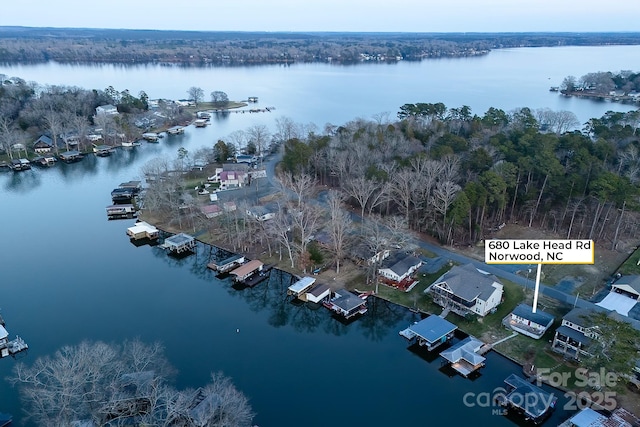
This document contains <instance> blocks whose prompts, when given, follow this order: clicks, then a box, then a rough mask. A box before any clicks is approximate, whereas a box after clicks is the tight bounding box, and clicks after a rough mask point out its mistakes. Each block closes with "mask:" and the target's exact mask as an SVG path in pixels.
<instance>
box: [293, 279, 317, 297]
mask: <svg viewBox="0 0 640 427" xmlns="http://www.w3.org/2000/svg"><path fill="white" fill-rule="evenodd" d="M315 282H316V279H314V278H313V277H303V278H301V279H300V280H298V281H297V282H295V283H294V284H293V285H291V286H289V287H288V288H287V295H293V296H294V297H296V298H298V299H300V300H302V301H306V300H307V298H306V295H307V291H308V290H309V289H311V287H312V286H313V284H314V283H315Z"/></svg>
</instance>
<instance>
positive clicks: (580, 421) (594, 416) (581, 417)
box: [569, 408, 607, 427]
mask: <svg viewBox="0 0 640 427" xmlns="http://www.w3.org/2000/svg"><path fill="white" fill-rule="evenodd" d="M606 420H607V417H605V416H604V415H602V414H600V413H598V412H596V411H594V410H593V409H591V408H584V409H583V410H581V411H580V412H578V413H577V414H575V415H574V416H573V417H571V419H570V420H569V421H571V425H574V426H576V427H598V426H604V425H605V424H604V422H605V421H606Z"/></svg>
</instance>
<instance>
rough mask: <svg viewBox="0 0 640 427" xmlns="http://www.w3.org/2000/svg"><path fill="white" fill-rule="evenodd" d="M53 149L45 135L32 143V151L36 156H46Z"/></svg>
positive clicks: (51, 143) (51, 142)
mask: <svg viewBox="0 0 640 427" xmlns="http://www.w3.org/2000/svg"><path fill="white" fill-rule="evenodd" d="M52 149H53V141H52V140H51V138H49V137H48V136H47V135H40V138H38V139H37V140H36V142H34V143H33V151H35V152H36V153H37V154H47V153H50V152H51V150H52Z"/></svg>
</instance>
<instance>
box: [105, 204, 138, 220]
mask: <svg viewBox="0 0 640 427" xmlns="http://www.w3.org/2000/svg"><path fill="white" fill-rule="evenodd" d="M106 209H107V219H124V218H133V217H135V216H136V207H135V206H133V205H131V204H128V205H111V206H107V208H106Z"/></svg>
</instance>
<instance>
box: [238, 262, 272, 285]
mask: <svg viewBox="0 0 640 427" xmlns="http://www.w3.org/2000/svg"><path fill="white" fill-rule="evenodd" d="M273 267H275V264H267V265H265V266H264V267H262V271H260V272H258V273H256V274H254V275H252V276H250V277H248V278H247V279H245V280H239V281H238V283H241V284H243V285H245V286H247V287H249V288H253V287H254V286H256V285H257V284H258V283H260V282H262V281H263V280H266V279H268V278H269V272H270V271H271V270H272V269H273Z"/></svg>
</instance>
